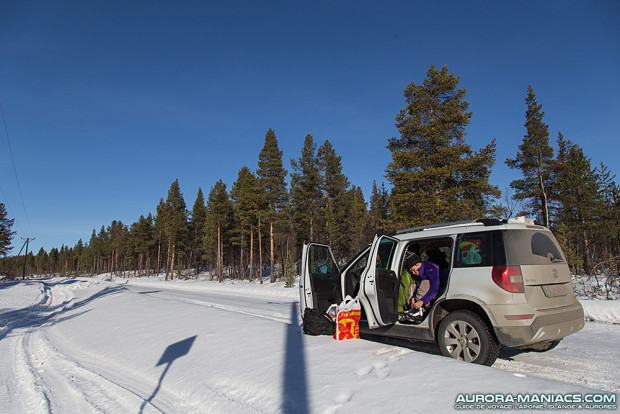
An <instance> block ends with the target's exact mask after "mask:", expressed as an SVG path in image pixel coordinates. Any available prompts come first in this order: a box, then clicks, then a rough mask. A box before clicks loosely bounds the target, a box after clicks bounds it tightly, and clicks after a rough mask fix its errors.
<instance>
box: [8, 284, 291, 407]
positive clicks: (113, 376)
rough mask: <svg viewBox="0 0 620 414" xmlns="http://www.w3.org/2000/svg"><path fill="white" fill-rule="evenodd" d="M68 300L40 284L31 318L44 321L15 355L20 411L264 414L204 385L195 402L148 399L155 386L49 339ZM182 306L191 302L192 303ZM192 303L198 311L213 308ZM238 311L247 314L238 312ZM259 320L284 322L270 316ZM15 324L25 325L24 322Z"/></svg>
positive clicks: (160, 395) (68, 294)
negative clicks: (215, 406) (222, 408)
mask: <svg viewBox="0 0 620 414" xmlns="http://www.w3.org/2000/svg"><path fill="white" fill-rule="evenodd" d="M73 300H74V295H73V292H72V291H71V288H70V287H68V286H63V285H62V284H61V283H57V284H50V283H41V294H40V295H39V297H38V298H37V300H36V302H35V304H33V306H32V309H33V312H32V313H33V318H34V319H39V320H41V319H43V323H39V324H37V325H39V326H37V327H29V328H28V329H25V330H23V331H22V332H20V335H19V338H20V341H19V347H18V351H19V352H18V353H19V356H18V358H16V359H17V364H18V365H19V366H18V367H17V368H16V371H17V373H19V376H20V378H19V383H20V393H19V395H22V396H24V397H25V398H24V399H23V401H22V405H23V412H28V413H38V412H50V413H52V412H61V413H64V412H76V413H77V412H80V413H82V412H106V413H107V412H123V413H125V412H133V413H142V412H145V413H151V412H160V413H168V412H205V411H207V412H208V411H209V405H208V403H209V401H213V400H216V401H217V400H219V401H224V402H225V405H229V408H232V410H233V411H241V412H257V413H266V412H269V411H266V410H264V409H261V408H260V407H257V406H255V405H253V404H252V403H251V402H249V401H247V400H245V399H240V398H238V397H237V396H235V395H234V394H235V392H234V390H219V389H217V388H214V387H209V386H207V387H205V388H203V392H204V395H202V398H201V399H200V400H198V401H196V400H194V401H187V399H186V398H185V397H187V396H183V395H178V394H176V393H173V392H171V391H169V390H168V389H166V388H165V387H161V388H158V390H157V394H156V397H155V398H154V399H153V398H152V393H153V389H154V388H156V386H157V381H154V380H153V379H152V378H145V377H141V376H140V375H139V373H136V372H132V371H130V370H129V369H125V368H123V367H118V366H115V367H110V366H109V361H104V360H102V359H101V357H99V356H97V355H92V354H91V353H89V352H87V351H84V350H79V349H76V348H75V347H74V346H73V345H72V343H71V341H70V339H69V338H66V337H57V338H55V340H53V339H52V338H51V337H50V336H49V335H48V334H47V332H48V330H47V327H48V325H52V324H53V323H54V320H53V317H54V316H55V315H57V314H59V313H61V312H63V311H64V310H66V309H70V308H71V306H72V304H73ZM175 300H178V299H175ZM186 302H190V303H192V299H188V300H187V301H186ZM193 302H197V303H198V304H200V305H201V306H212V305H213V304H205V303H204V302H201V301H193ZM213 307H217V306H213ZM222 307H225V306H222ZM34 310H36V312H35V311H34ZM226 310H229V311H235V310H233V309H226ZM237 311H239V313H246V314H250V315H251V314H252V312H243V311H242V310H241V309H237ZM43 315H44V316H43ZM276 315H277V314H276ZM254 316H259V315H254ZM259 317H266V318H267V319H272V320H277V321H281V322H288V321H285V320H284V319H283V318H278V317H274V316H271V317H270V316H268V315H262V316H259ZM19 325H20V326H19V327H25V326H27V324H24V323H21V324H19ZM106 367H107V368H106ZM216 411H217V410H216Z"/></svg>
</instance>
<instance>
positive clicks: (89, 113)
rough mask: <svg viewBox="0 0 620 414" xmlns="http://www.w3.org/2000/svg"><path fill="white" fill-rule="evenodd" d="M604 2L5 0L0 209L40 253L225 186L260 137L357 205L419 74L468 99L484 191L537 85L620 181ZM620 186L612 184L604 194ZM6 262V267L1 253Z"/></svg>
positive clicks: (611, 8) (614, 38) (612, 7)
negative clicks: (345, 183) (319, 153)
mask: <svg viewBox="0 0 620 414" xmlns="http://www.w3.org/2000/svg"><path fill="white" fill-rule="evenodd" d="M619 45H620V3H619V2H617V1H544V2H540V1H531V2H530V1H518V2H517V1H514V2H506V1H486V2H485V1H440V2H428V1H424V2H423V1H385V2H378V1H343V2H340V1H336V2H335V1H328V2H323V1H313V2H299V1H288V0H287V1H221V2H208V1H179V2H172V1H116V0H109V1H99V2H95V1H83V0H76V1H54V2H51V1H28V0H24V1H10V0H0V104H2V107H3V110H4V115H5V118H6V125H7V128H8V135H9V138H10V143H11V147H12V151H13V156H14V160H15V165H16V168H17V174H18V177H19V182H20V184H21V189H22V194H23V200H24V204H25V210H26V213H27V214H26V213H24V207H23V206H22V202H21V197H20V194H19V191H18V188H17V183H16V179H15V174H14V171H13V164H12V162H11V157H10V153H9V150H8V148H9V146H8V143H7V139H6V134H5V131H4V128H3V129H2V131H1V135H0V138H1V139H0V186H1V189H2V192H1V193H0V201H2V202H4V203H8V207H9V215H10V216H12V217H15V218H16V219H17V224H16V226H15V227H14V229H15V230H17V231H18V235H17V236H16V238H15V239H14V245H17V248H19V247H20V246H21V243H22V242H21V237H26V236H29V237H35V238H36V240H35V241H34V242H33V243H32V244H31V246H30V248H31V249H33V250H35V253H36V251H37V250H38V249H39V248H40V247H43V248H45V249H46V250H48V251H49V249H50V248H52V247H60V246H61V245H62V244H65V245H68V246H74V245H75V243H76V242H77V241H78V240H79V239H80V238H82V239H83V240H84V241H85V242H87V241H88V240H89V238H90V235H91V232H92V229H93V228H96V229H99V228H100V227H101V226H102V225H105V226H107V225H109V224H110V222H111V221H112V220H121V221H123V222H124V223H126V224H128V225H129V224H131V223H132V222H134V221H136V220H137V219H138V218H139V216H140V215H141V214H144V215H146V214H148V213H149V212H153V213H154V211H155V206H156V205H157V203H158V202H159V199H160V198H161V197H164V198H165V197H166V195H167V191H168V189H169V187H170V183H171V182H172V181H174V180H175V179H177V178H178V179H179V183H180V185H181V191H182V192H183V194H184V197H185V201H186V203H187V205H188V207H189V208H191V206H192V205H193V203H194V200H195V198H196V192H197V191H198V187H199V186H200V187H202V189H203V192H204V193H205V195H206V194H208V192H209V190H210V188H211V186H212V185H213V184H215V182H216V181H217V180H218V179H222V180H223V181H224V182H225V183H226V184H227V185H228V188H229V189H230V186H231V185H232V183H233V182H234V181H235V179H236V177H237V172H238V171H239V169H240V168H241V167H242V166H243V165H247V166H248V167H249V168H251V169H252V170H255V169H256V166H257V161H258V153H259V152H260V149H261V148H262V145H263V143H264V137H265V133H266V132H267V129H268V128H270V127H271V128H273V129H274V131H275V132H276V136H277V138H278V141H279V144H280V149H282V150H284V161H285V162H284V164H285V167H286V168H287V169H288V170H290V163H289V161H290V159H291V158H297V157H299V154H300V150H301V147H302V144H303V139H304V137H305V135H306V134H308V133H310V134H312V135H313V136H314V138H315V141H316V142H318V143H319V145H320V144H321V143H322V142H323V141H324V140H325V139H329V140H330V141H331V142H332V144H333V146H334V148H335V150H336V152H337V153H338V154H339V155H341V156H342V164H343V169H344V173H345V174H346V175H347V176H348V177H349V179H350V181H351V182H352V183H353V184H355V185H357V186H360V187H361V188H362V189H363V190H364V193H365V195H366V198H367V200H368V197H369V195H370V188H371V186H372V182H373V180H376V181H377V183H381V182H382V181H385V182H386V184H387V181H386V180H385V168H386V166H387V164H388V162H389V161H390V160H391V156H390V153H389V151H388V150H387V149H386V148H385V146H386V144H387V139H388V137H392V136H397V135H398V134H397V130H396V128H395V127H394V118H395V115H396V113H397V112H398V111H399V110H400V109H401V108H402V107H403V106H404V98H403V90H404V88H405V86H406V85H407V84H408V83H409V82H412V81H415V82H417V83H420V82H422V80H423V79H424V77H425V72H426V70H427V69H428V67H429V66H430V65H431V64H434V65H436V66H439V67H441V66H443V65H447V67H448V69H449V70H450V71H451V72H454V73H455V74H457V75H460V76H461V83H460V86H461V87H463V88H467V89H468V93H467V100H468V101H469V102H470V103H471V105H470V110H471V111H473V118H472V120H471V124H470V126H469V128H468V130H467V132H468V135H467V137H466V139H467V142H468V143H469V144H470V145H471V146H472V147H473V148H474V149H479V148H480V147H482V146H484V145H486V144H487V143H488V142H490V140H491V139H492V138H493V137H497V140H498V150H497V161H496V166H495V169H494V173H493V176H492V182H493V183H494V184H495V185H498V186H499V187H500V189H504V188H506V187H507V186H508V183H509V182H510V181H511V180H512V179H515V178H518V176H519V175H518V173H517V172H515V171H511V170H509V169H508V168H507V167H506V166H505V165H504V160H505V159H506V158H507V157H513V156H514V154H515V152H516V151H517V146H518V145H519V144H520V143H521V141H522V139H523V135H524V134H525V129H524V127H523V123H524V113H525V103H524V101H525V95H526V88H527V86H528V84H531V85H532V86H533V88H534V92H535V93H536V96H537V99H538V101H539V103H542V104H543V110H544V111H545V118H544V120H545V122H546V123H547V124H549V127H550V134H551V139H552V141H553V142H554V143H555V139H556V137H557V134H558V131H562V133H563V134H564V136H565V137H566V138H569V139H571V140H573V141H574V142H576V143H577V144H579V145H580V146H582V147H583V148H584V150H585V153H586V154H587V155H588V156H589V157H590V158H591V159H592V163H593V164H594V165H597V164H598V163H599V162H601V161H603V162H604V163H606V164H607V165H608V166H609V167H610V168H611V169H612V171H613V172H614V173H616V174H618V173H620V168H619V163H618V161H617V158H618V155H619V154H620V143H619V141H620V140H619V139H618V138H619V137H618V121H619V120H620V80H619V76H618V75H619V74H620V47H619ZM616 181H617V182H618V179H616ZM14 252H16V251H15V250H14Z"/></svg>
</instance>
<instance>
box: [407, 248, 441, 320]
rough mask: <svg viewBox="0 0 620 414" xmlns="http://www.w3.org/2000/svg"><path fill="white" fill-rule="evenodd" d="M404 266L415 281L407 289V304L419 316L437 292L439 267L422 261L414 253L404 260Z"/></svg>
mask: <svg viewBox="0 0 620 414" xmlns="http://www.w3.org/2000/svg"><path fill="white" fill-rule="evenodd" d="M405 266H407V268H408V269H409V271H410V272H411V273H412V274H413V275H414V277H415V279H416V284H415V285H411V287H410V288H409V301H408V302H409V304H410V306H411V308H412V309H419V313H420V314H421V313H422V309H423V307H424V306H426V305H428V303H429V302H430V301H431V300H433V299H435V296H437V293H438V292H439V283H440V279H439V266H437V265H436V264H435V263H433V262H427V261H422V258H421V257H420V255H419V254H416V253H414V254H412V255H411V256H409V257H408V258H407V259H406V261H405Z"/></svg>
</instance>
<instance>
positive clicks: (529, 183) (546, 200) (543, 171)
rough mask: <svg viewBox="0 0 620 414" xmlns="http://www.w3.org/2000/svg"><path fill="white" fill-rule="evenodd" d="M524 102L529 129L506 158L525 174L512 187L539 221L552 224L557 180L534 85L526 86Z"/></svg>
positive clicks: (518, 198) (509, 164)
mask: <svg viewBox="0 0 620 414" xmlns="http://www.w3.org/2000/svg"><path fill="white" fill-rule="evenodd" d="M525 104H526V105H527V110H526V112H525V124H524V126H525V128H526V130H527V133H526V134H525V136H524V137H523V143H522V144H521V145H519V152H517V155H516V156H515V158H508V159H506V165H508V166H509V167H510V168H513V169H519V170H521V173H522V174H523V178H522V179H518V180H514V181H512V182H511V183H510V187H511V188H512V189H514V190H515V194H514V197H515V198H516V199H517V200H524V201H527V204H528V206H529V208H530V211H531V212H532V214H534V216H535V217H536V219H537V221H538V222H539V223H542V224H543V225H544V226H547V227H549V226H550V224H551V223H550V216H551V212H550V210H551V204H552V203H551V201H552V188H551V187H552V183H553V181H554V178H553V171H554V159H553V148H551V146H550V145H549V126H548V125H547V124H545V123H544V122H543V117H544V115H545V113H544V112H543V111H542V104H539V103H538V102H537V101H536V95H535V94H534V89H533V88H532V85H529V86H528V87H527V97H526V98H525Z"/></svg>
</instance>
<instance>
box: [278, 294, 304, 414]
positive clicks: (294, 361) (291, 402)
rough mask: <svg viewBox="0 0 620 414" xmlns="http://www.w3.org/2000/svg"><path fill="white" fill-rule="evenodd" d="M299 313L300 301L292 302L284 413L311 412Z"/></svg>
mask: <svg viewBox="0 0 620 414" xmlns="http://www.w3.org/2000/svg"><path fill="white" fill-rule="evenodd" d="M298 314H299V303H298V302H293V303H291V322H290V323H289V325H288V326H287V327H286V349H285V350H284V372H283V375H282V383H283V385H282V406H281V407H280V408H281V410H282V412H283V413H289V414H290V413H309V412H310V407H309V405H308V384H307V380H306V358H305V354H304V343H303V333H302V331H301V329H300V328H299V323H298V322H297V315H298Z"/></svg>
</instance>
